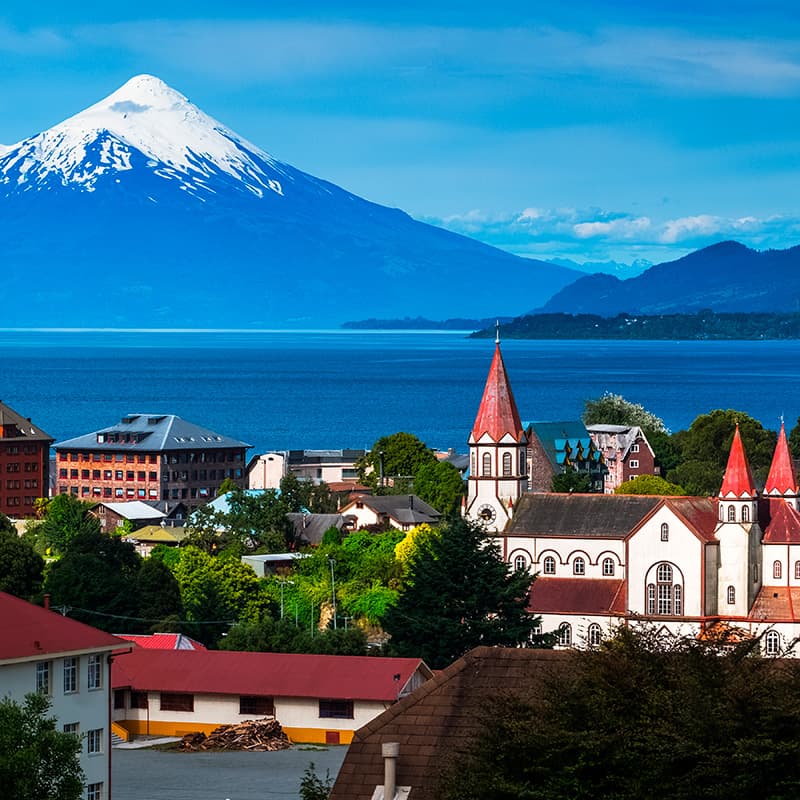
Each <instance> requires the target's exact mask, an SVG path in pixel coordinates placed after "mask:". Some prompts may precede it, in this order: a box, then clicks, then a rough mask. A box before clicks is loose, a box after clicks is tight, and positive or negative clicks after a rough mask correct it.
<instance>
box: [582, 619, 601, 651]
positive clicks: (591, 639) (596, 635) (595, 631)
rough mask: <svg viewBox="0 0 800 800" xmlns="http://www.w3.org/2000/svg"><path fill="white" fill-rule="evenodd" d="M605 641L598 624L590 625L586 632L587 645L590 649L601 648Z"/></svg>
mask: <svg viewBox="0 0 800 800" xmlns="http://www.w3.org/2000/svg"><path fill="white" fill-rule="evenodd" d="M602 641H603V629H602V628H601V627H600V625H599V624H598V623H596V622H593V623H592V624H591V625H589V628H588V630H587V631H586V644H587V645H589V647H599V646H600V645H601V644H602Z"/></svg>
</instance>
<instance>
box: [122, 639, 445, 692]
mask: <svg viewBox="0 0 800 800" xmlns="http://www.w3.org/2000/svg"><path fill="white" fill-rule="evenodd" d="M418 671H419V672H421V673H422V674H423V675H424V676H425V677H428V676H430V675H431V674H432V673H431V671H430V670H429V669H428V667H427V666H426V665H425V664H424V662H423V661H421V660H420V659H418V658H379V657H372V656H320V655H295V654H289V653H239V652H232V651H226V650H145V649H144V648H136V649H135V650H134V651H133V652H132V653H129V654H126V655H124V656H120V657H119V658H115V659H114V664H113V667H112V671H111V677H112V683H113V685H114V687H115V688H119V687H130V688H132V689H135V690H137V691H161V692H188V693H191V694H239V695H242V694H245V695H272V696H273V697H322V698H329V699H333V700H336V699H342V700H374V701H380V702H387V703H392V702H394V701H395V700H397V698H398V697H399V696H400V693H401V692H402V691H403V689H404V688H405V686H406V684H407V683H408V682H409V681H410V680H411V678H412V676H413V675H414V674H415V673H417V672H418Z"/></svg>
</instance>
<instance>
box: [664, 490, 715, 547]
mask: <svg viewBox="0 0 800 800" xmlns="http://www.w3.org/2000/svg"><path fill="white" fill-rule="evenodd" d="M664 505H665V506H666V507H667V508H670V509H672V511H674V512H675V513H676V514H677V515H678V516H679V517H681V518H682V519H683V520H684V521H685V522H686V524H687V525H688V526H689V527H690V528H691V529H692V530H693V531H694V532H695V533H696V534H697V536H698V537H699V538H700V539H703V540H704V541H707V542H716V541H717V538H716V537H715V536H714V531H715V530H716V527H717V522H718V511H717V504H716V502H715V501H714V500H711V499H709V498H708V497H667V498H665V499H664Z"/></svg>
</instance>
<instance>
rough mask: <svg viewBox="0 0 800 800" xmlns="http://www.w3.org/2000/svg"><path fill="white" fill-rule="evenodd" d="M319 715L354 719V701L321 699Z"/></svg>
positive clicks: (330, 717)
mask: <svg viewBox="0 0 800 800" xmlns="http://www.w3.org/2000/svg"><path fill="white" fill-rule="evenodd" d="M319 715H320V717H321V718H323V719H353V701H352V700H320V701H319Z"/></svg>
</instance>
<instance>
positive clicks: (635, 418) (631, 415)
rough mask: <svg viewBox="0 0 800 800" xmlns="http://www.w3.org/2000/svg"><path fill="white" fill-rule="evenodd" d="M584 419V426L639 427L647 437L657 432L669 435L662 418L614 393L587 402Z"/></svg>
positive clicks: (584, 408)
mask: <svg viewBox="0 0 800 800" xmlns="http://www.w3.org/2000/svg"><path fill="white" fill-rule="evenodd" d="M582 419H583V424H584V425H638V426H639V427H640V428H641V429H642V430H643V431H644V433H645V436H649V435H650V433H652V432H655V431H660V432H662V433H669V431H668V430H667V427H666V425H664V420H662V419H661V418H660V417H657V416H656V415H655V414H653V413H652V412H650V411H648V410H647V409H646V408H645V407H644V406H643V405H641V404H640V403H632V402H631V401H630V400H626V399H625V398H624V397H623V396H622V395H621V394H613V393H612V392H606V393H605V394H603V395H601V396H600V397H596V398H594V399H591V400H585V401H584V403H583V415H582Z"/></svg>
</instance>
